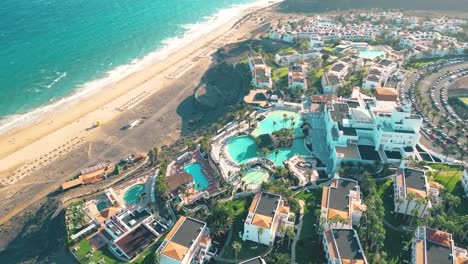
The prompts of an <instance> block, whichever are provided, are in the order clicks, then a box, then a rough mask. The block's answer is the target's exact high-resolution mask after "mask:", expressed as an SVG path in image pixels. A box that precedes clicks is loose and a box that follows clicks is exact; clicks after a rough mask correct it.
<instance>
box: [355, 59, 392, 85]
mask: <svg viewBox="0 0 468 264" xmlns="http://www.w3.org/2000/svg"><path fill="white" fill-rule="evenodd" d="M397 68H398V63H397V62H396V61H394V60H389V59H383V60H381V61H379V62H377V63H376V64H374V65H372V67H369V69H368V70H367V73H366V77H365V78H364V81H363V82H362V88H363V89H367V90H374V89H376V88H377V87H382V86H385V84H386V82H387V80H388V79H389V78H390V76H392V75H393V74H394V73H395V72H396V71H397Z"/></svg>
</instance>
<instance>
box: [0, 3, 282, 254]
mask: <svg viewBox="0 0 468 264" xmlns="http://www.w3.org/2000/svg"><path fill="white" fill-rule="evenodd" d="M265 3H268V2H267V1H265ZM267 14H268V11H265V9H264V7H260V6H259V7H255V8H249V9H248V10H245V12H243V13H242V14H239V15H238V16H236V17H234V18H233V19H231V20H230V21H229V23H226V24H224V25H222V26H220V27H219V28H217V29H216V30H214V31H213V32H210V33H209V34H207V35H205V36H204V37H202V38H201V39H199V40H197V41H194V42H193V43H192V44H191V45H189V46H187V47H185V48H183V49H181V50H180V51H177V52H175V53H173V54H171V55H170V56H169V57H168V58H167V59H166V60H164V61H163V62H161V63H156V64H154V65H151V66H150V67H148V68H146V69H144V70H142V71H140V72H137V73H135V74H132V75H130V76H128V77H126V78H125V79H123V80H121V81H119V82H118V83H116V84H115V85H112V86H110V87H107V88H105V89H104V90H103V91H102V92H100V93H98V94H96V95H95V96H93V97H92V98H88V99H85V100H82V101H80V102H79V103H77V104H76V105H75V106H73V107H72V108H70V109H69V110H68V111H66V112H61V113H56V114H55V115H51V116H50V117H47V118H45V119H44V120H42V121H41V122H40V123H38V124H36V125H34V126H31V127H27V128H23V129H19V130H17V131H11V132H9V133H8V134H6V135H2V136H0V145H1V146H2V148H1V149H0V168H1V169H0V178H1V179H7V180H4V181H3V182H4V183H6V184H5V185H4V186H2V187H0V196H1V197H2V199H1V200H0V207H1V208H2V209H3V210H0V237H1V239H0V241H1V243H0V249H2V248H5V247H7V245H8V244H9V243H10V242H11V241H12V239H15V238H16V239H18V238H17V235H18V233H22V234H23V233H24V232H25V230H22V228H23V225H24V224H25V222H30V221H33V222H34V223H35V224H34V225H37V224H39V225H41V226H42V225H47V226H48V225H49V220H50V217H51V215H52V214H53V211H54V210H55V209H54V208H55V205H54V204H56V202H53V201H51V200H50V199H51V197H53V198H52V199H55V198H60V197H62V196H63V195H62V194H60V192H57V190H58V188H59V186H60V185H61V183H63V182H64V181H66V180H68V179H70V178H72V177H73V176H74V175H76V173H77V172H78V171H79V170H80V169H82V168H83V167H85V166H88V165H91V164H95V163H97V162H100V161H105V160H112V161H118V160H119V159H120V158H123V157H125V156H127V155H129V154H131V153H138V152H147V151H148V149H149V148H150V147H152V146H154V145H158V146H163V145H168V144H171V143H172V142H174V141H176V140H177V139H179V138H180V137H181V135H182V131H183V130H184V129H187V127H186V126H187V123H188V120H190V118H192V117H193V116H195V115H197V114H198V113H197V112H196V111H197V110H196V109H194V107H193V106H192V104H193V101H194V99H193V93H194V90H195V88H196V87H197V86H198V85H199V84H200V81H201V78H202V77H203V76H204V74H205V73H206V71H207V69H209V68H210V66H211V65H212V63H213V58H212V56H211V55H212V53H214V52H215V51H216V50H218V49H219V48H220V47H223V46H225V45H227V44H229V43H235V42H239V41H242V40H246V39H248V38H251V37H253V36H255V35H258V34H260V33H263V32H265V30H267V29H268V23H269V22H270V20H269V19H273V18H272V17H269V16H268V15H267ZM246 15H248V16H247V18H246ZM258 17H262V18H263V19H262V21H261V22H260V20H257V19H256V18H258ZM239 21H240V22H241V23H240V24H238V22H239ZM228 81H229V80H228ZM235 100H237V99H235ZM225 107H227V106H225ZM136 119H139V120H141V121H142V123H141V124H139V125H137V126H136V127H135V128H133V129H131V130H121V128H122V127H123V126H125V125H126V124H128V123H129V122H130V121H132V120H136ZM98 120H102V121H103V123H104V125H103V126H101V127H97V128H92V129H90V128H91V127H92V125H93V123H96V122H97V121H98ZM188 129H189V130H190V128H188ZM12 177H17V179H18V180H16V181H14V182H12V183H11V184H10V183H9V182H8V180H11V179H12ZM90 188H91V189H95V188H99V185H96V186H85V187H84V189H90ZM74 191H75V190H74ZM76 191H79V190H76ZM72 193H75V194H76V192H72ZM65 195H66V194H65ZM47 197H49V198H47ZM55 201H56V200H55ZM51 208H52V209H51ZM38 210H39V211H38ZM50 210H52V211H50ZM59 217H60V216H59ZM33 219H34V220H33ZM54 221H55V220H54ZM27 225H28V224H27ZM26 233H29V232H27V231H26ZM36 235H37V234H36ZM15 254H17V253H15ZM31 254H32V253H31ZM0 255H1V254H0Z"/></svg>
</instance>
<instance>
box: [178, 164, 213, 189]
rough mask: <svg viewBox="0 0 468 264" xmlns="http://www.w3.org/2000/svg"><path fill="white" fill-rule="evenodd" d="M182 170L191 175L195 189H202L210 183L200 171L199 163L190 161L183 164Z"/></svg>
mask: <svg viewBox="0 0 468 264" xmlns="http://www.w3.org/2000/svg"><path fill="white" fill-rule="evenodd" d="M184 171H185V172H187V173H189V174H190V175H192V177H193V181H194V182H195V186H194V187H195V190H197V191H203V190H205V189H206V188H208V186H210V183H209V182H208V180H207V179H206V177H205V175H204V174H203V172H202V166H201V165H200V164H199V163H191V164H189V165H187V166H185V167H184Z"/></svg>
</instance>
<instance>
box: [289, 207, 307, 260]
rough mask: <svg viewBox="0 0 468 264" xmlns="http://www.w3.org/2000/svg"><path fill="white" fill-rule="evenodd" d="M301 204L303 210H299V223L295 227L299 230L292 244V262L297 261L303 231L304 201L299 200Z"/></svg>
mask: <svg viewBox="0 0 468 264" xmlns="http://www.w3.org/2000/svg"><path fill="white" fill-rule="evenodd" d="M299 205H300V206H301V210H300V211H299V223H298V224H297V225H296V226H295V227H294V228H295V229H296V230H297V233H296V236H294V240H293V242H292V246H291V264H295V263H296V244H297V240H299V237H300V236H301V231H302V224H303V221H302V220H303V218H304V205H305V203H304V201H302V200H299Z"/></svg>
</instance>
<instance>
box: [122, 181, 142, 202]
mask: <svg viewBox="0 0 468 264" xmlns="http://www.w3.org/2000/svg"><path fill="white" fill-rule="evenodd" d="M144 192H145V185H143V184H137V185H134V186H132V187H130V189H128V190H127V191H126V192H125V194H124V197H123V199H124V201H125V202H126V203H129V204H138V203H139V202H140V194H142V193H144Z"/></svg>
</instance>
